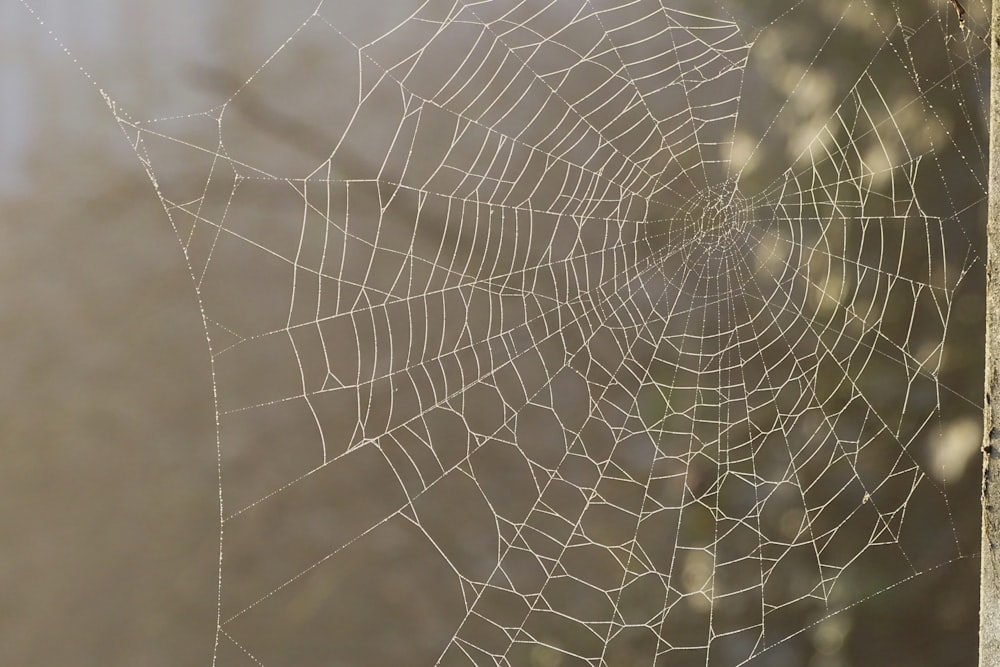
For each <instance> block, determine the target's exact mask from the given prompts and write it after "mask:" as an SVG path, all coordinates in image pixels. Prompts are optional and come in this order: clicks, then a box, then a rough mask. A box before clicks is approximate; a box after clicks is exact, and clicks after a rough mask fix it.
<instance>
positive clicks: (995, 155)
mask: <svg viewBox="0 0 1000 667" xmlns="http://www.w3.org/2000/svg"><path fill="white" fill-rule="evenodd" d="M989 42H990V45H991V47H992V48H991V51H992V53H991V59H990V117H989V123H990V125H989V127H990V177H989V220H988V222H987V238H988V240H987V260H986V387H985V389H986V394H985V404H984V415H983V418H984V428H983V527H982V548H981V557H982V564H981V568H982V569H981V578H980V584H979V665H980V667H990V666H993V665H1000V406H998V405H997V402H998V401H1000V256H998V255H1000V132H998V131H997V128H1000V53H998V50H1000V49H998V46H1000V2H994V3H993V17H992V20H991V31H990V37H989Z"/></svg>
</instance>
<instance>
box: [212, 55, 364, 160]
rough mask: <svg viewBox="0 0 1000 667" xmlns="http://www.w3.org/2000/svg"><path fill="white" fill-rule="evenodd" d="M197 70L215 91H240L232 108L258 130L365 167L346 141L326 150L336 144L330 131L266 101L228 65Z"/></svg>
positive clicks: (299, 147)
mask: <svg viewBox="0 0 1000 667" xmlns="http://www.w3.org/2000/svg"><path fill="white" fill-rule="evenodd" d="M193 72H194V76H195V80H196V81H197V82H198V83H199V84H200V85H201V86H202V87H203V88H205V89H207V90H209V91H211V92H213V93H220V94H223V95H225V96H226V97H229V96H230V95H233V92H232V91H239V92H238V94H236V95H233V97H232V98H231V100H230V102H229V108H231V109H233V110H234V111H235V112H236V113H238V114H240V115H241V116H243V117H244V118H245V119H246V120H247V121H248V122H249V123H250V124H251V125H252V126H254V127H256V128H257V129H259V130H261V131H263V132H266V133H267V134H270V135H272V136H275V137H277V138H278V139H280V140H281V141H282V142H284V143H286V144H289V145H291V146H293V147H295V148H296V149H297V150H299V151H301V152H303V153H305V154H306V155H309V156H312V157H315V158H316V159H318V160H322V161H326V160H329V159H331V157H333V159H334V164H335V165H336V164H337V163H342V164H346V165H349V166H350V168H351V169H354V168H355V167H358V166H364V164H365V163H364V160H362V159H361V156H360V155H358V154H357V153H354V152H353V151H351V150H350V149H349V148H348V147H347V146H346V144H341V145H340V146H339V147H338V148H337V151H336V155H334V156H331V155H330V154H329V153H328V152H324V147H327V146H329V147H332V146H335V145H336V142H335V141H334V140H333V138H332V137H331V136H330V135H329V134H328V133H326V132H324V131H322V130H320V129H318V128H316V127H313V126H311V125H308V124H306V123H303V122H302V121H300V120H298V119H296V118H293V117H291V116H290V115H288V114H286V113H284V112H283V111H281V109H279V108H277V107H275V106H274V105H272V104H270V103H269V102H267V101H266V100H264V99H263V98H262V97H261V96H260V95H259V94H257V93H256V92H255V91H254V90H253V88H252V87H247V86H246V81H244V80H243V79H241V78H240V77H239V76H237V75H235V74H233V73H232V72H230V71H228V70H226V69H225V68H223V67H217V66H213V65H204V64H199V65H196V66H195V67H194V69H193Z"/></svg>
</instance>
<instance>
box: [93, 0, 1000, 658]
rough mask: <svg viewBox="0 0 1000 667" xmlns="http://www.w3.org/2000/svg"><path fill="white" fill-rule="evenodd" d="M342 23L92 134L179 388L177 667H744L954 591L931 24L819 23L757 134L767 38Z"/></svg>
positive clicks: (533, 13)
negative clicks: (200, 377) (189, 562)
mask: <svg viewBox="0 0 1000 667" xmlns="http://www.w3.org/2000/svg"><path fill="white" fill-rule="evenodd" d="M340 4H342V3H325V2H324V3H322V4H320V5H319V7H317V8H316V9H315V11H313V12H312V13H311V14H310V13H308V12H306V14H305V15H304V17H305V18H304V21H303V22H302V23H301V24H300V25H298V27H297V28H295V29H294V30H293V31H292V32H290V33H289V34H286V35H285V36H284V38H283V41H282V42H280V46H279V48H277V49H276V50H274V51H273V53H272V54H271V55H270V56H268V57H266V58H263V59H259V60H258V61H257V62H256V63H255V65H254V67H253V68H252V69H250V70H249V71H248V72H237V73H230V72H227V71H224V70H222V69H218V70H213V69H205V70H203V71H201V73H200V76H201V77H202V80H203V81H204V82H206V85H210V86H214V87H215V88H216V89H219V90H224V91H225V101H224V103H222V104H221V105H219V106H218V107H215V108H212V109H210V110H208V111H205V112H203V113H196V114H191V115H185V116H179V117H170V118H151V119H135V118H132V117H131V116H129V114H128V113H126V111H125V110H123V109H122V108H120V106H119V105H117V104H116V103H115V102H114V101H113V100H111V99H110V98H108V102H109V104H110V105H111V107H112V109H113V110H114V112H115V114H116V117H117V118H118V120H119V122H120V124H121V127H122V128H123V130H124V131H125V133H126V135H127V136H128V138H129V141H130V142H131V143H132V145H133V146H134V148H135V150H136V152H137V155H138V156H139V158H140V160H141V161H142V163H143V164H144V166H145V168H146V169H147V172H148V174H149V176H150V178H151V179H152V181H153V183H154V184H155V186H156V191H157V193H158V194H159V196H160V198H161V201H162V203H163V206H164V209H165V211H166V212H167V214H168V215H169V218H170V220H171V223H172V224H173V226H174V229H175V230H176V232H177V236H178V239H179V240H180V242H181V245H182V247H183V249H184V253H185V256H186V258H187V260H188V263H189V266H190V268H191V272H192V277H193V279H194V282H195V285H196V289H197V293H198V296H199V300H200V303H201V305H202V308H203V315H204V321H205V325H206V333H207V340H208V344H209V347H210V349H211V358H212V368H213V377H214V388H215V396H216V407H217V410H216V414H217V424H218V452H219V471H220V474H219V480H220V484H219V495H220V580H219V581H220V584H219V617H218V633H217V642H216V650H215V654H214V656H213V664H248V663H246V660H247V659H250V660H251V661H252V662H254V663H255V664H263V665H275V664H302V663H304V662H307V661H308V660H309V659H310V657H314V656H316V655H323V656H326V657H328V658H329V659H331V660H334V661H335V662H337V664H362V663H363V664H393V663H395V664H399V660H400V659H404V660H407V661H412V662H410V664H425V663H426V664H443V665H487V664H489V665H494V664H495V665H569V664H574V665H575V664H581V665H583V664H588V665H622V664H657V665H659V664H670V665H683V664H692V665H737V664H745V663H748V662H753V661H754V659H755V658H756V657H758V656H764V658H762V659H777V656H778V655H780V654H779V653H778V651H780V650H781V649H780V648H779V647H781V646H782V645H783V644H784V643H786V642H787V640H789V638H792V637H795V636H796V635H797V634H798V633H800V632H802V631H803V629H805V628H808V627H811V626H813V625H814V624H815V623H817V622H819V621H821V620H822V619H827V618H830V617H833V616H834V615H836V614H837V613H838V612H840V611H842V610H844V609H847V608H850V607H851V606H852V605H855V604H856V603H858V602H860V601H863V600H865V599H867V598H869V597H870V596H872V595H876V594H878V593H880V592H882V591H885V590H887V589H889V588H891V587H893V586H895V585H896V584H899V583H901V582H904V581H907V580H909V579H912V578H913V577H915V576H917V575H919V574H920V573H922V572H925V571H926V570H928V569H929V568H933V567H936V566H939V565H941V564H944V563H948V562H951V561H953V560H955V559H958V558H963V557H967V556H968V555H969V553H968V547H967V546H963V544H962V540H960V538H959V535H958V531H957V530H956V528H955V519H954V516H953V513H952V509H951V507H950V504H949V494H948V491H947V487H946V485H945V481H946V480H944V479H942V478H941V477H940V475H938V474H937V472H936V471H935V470H934V467H933V462H932V460H931V458H929V456H928V454H927V451H928V444H927V443H928V442H932V441H934V440H935V439H940V436H941V434H942V429H943V426H942V425H943V423H944V420H945V415H944V410H945V408H946V407H947V406H949V405H954V404H955V403H956V401H958V402H961V401H962V400H964V399H961V397H956V395H955V392H954V391H953V390H952V389H951V388H950V387H949V385H948V384H947V383H946V382H945V381H944V380H943V378H942V375H943V374H944V373H945V371H946V359H945V358H946V356H947V355H946V354H945V353H946V349H947V348H948V345H949V341H950V340H951V338H952V337H953V336H954V335H955V334H956V332H955V329H956V325H955V324H954V322H953V310H954V307H955V304H956V302H957V298H958V296H957V295H958V294H959V292H960V290H961V288H962V286H963V284H964V283H965V282H966V281H967V277H968V276H969V275H970V272H975V271H979V270H981V258H980V256H979V255H978V254H977V252H976V250H975V248H974V245H973V243H972V242H971V241H970V239H969V237H968V236H967V234H966V227H967V226H968V218H967V216H969V215H970V214H971V213H974V212H975V211H976V210H977V209H976V207H977V206H980V205H981V203H982V201H983V192H984V191H985V185H984V184H983V182H982V179H981V176H982V174H983V171H984V165H985V163H986V157H985V154H984V148H983V146H984V144H985V142H983V141H982V137H981V136H980V137H978V138H976V137H973V138H974V139H977V140H976V141H970V140H969V139H968V138H966V139H965V140H964V141H960V140H959V139H958V138H956V135H957V134H958V132H955V131H954V128H955V127H956V126H957V125H964V127H965V128H966V132H968V131H969V130H968V128H974V127H976V126H977V125H976V124H977V123H978V122H979V120H978V118H976V117H975V115H976V114H977V113H979V112H978V111H977V108H981V106H980V105H981V104H982V100H984V99H985V93H984V89H983V81H982V78H981V77H979V78H976V68H975V66H974V62H975V61H976V58H977V57H978V54H979V53H980V52H981V51H982V50H983V49H984V48H985V47H983V46H982V45H981V44H980V43H979V42H977V41H976V39H975V38H974V37H973V36H970V35H969V34H967V33H966V34H964V37H963V33H962V32H961V31H957V28H956V26H955V24H954V17H953V16H952V15H950V14H949V13H948V11H949V10H948V8H947V7H945V8H938V9H937V11H927V12H926V14H925V15H923V16H921V15H919V14H918V13H916V11H915V10H911V13H913V15H914V16H916V17H917V18H915V19H913V20H912V21H911V22H909V23H907V22H904V18H906V19H907V20H908V21H909V20H910V19H909V17H903V16H901V14H900V10H899V9H898V8H896V7H888V8H887V7H883V6H882V5H878V4H876V3H865V2H862V3H844V5H845V6H846V9H843V13H842V14H841V15H840V16H839V17H838V18H836V20H835V21H834V28H833V30H832V32H829V33H828V34H827V35H826V42H824V43H823V44H822V45H820V46H818V47H816V49H815V50H814V51H815V55H814V57H813V60H812V61H811V63H810V64H809V66H808V67H805V68H803V69H802V70H801V71H800V73H799V75H798V76H796V77H792V78H791V79H790V80H789V81H788V82H786V83H787V89H786V90H785V91H784V92H785V98H784V99H783V100H782V101H781V102H780V103H779V104H777V105H775V106H773V107H772V108H771V110H770V111H769V112H767V113H766V114H764V113H761V112H760V109H761V104H762V103H761V102H760V100H761V99H762V97H761V95H762V93H760V89H761V88H762V84H761V82H762V81H765V80H766V76H765V75H766V72H765V71H764V70H765V69H766V67H767V66H768V63H769V62H771V63H773V62H775V61H774V58H776V57H777V56H775V55H774V54H775V53H776V52H780V51H781V48H777V50H776V47H775V43H774V40H773V38H772V37H771V34H772V33H771V32H769V31H773V30H774V29H775V27H774V26H775V25H777V24H779V22H781V21H785V20H790V19H788V17H787V16H788V15H787V14H782V15H779V16H777V17H775V18H774V20H773V22H772V23H768V22H766V21H765V22H764V26H765V27H764V28H763V29H761V30H757V31H750V30H742V29H741V28H740V26H739V25H738V24H739V23H740V21H739V18H740V16H741V14H740V11H743V10H739V8H738V7H737V6H736V5H735V4H734V5H733V7H732V8H729V7H726V6H725V5H724V4H722V3H720V4H719V5H711V6H709V7H705V6H702V3H699V4H698V9H697V13H695V12H692V11H690V10H689V8H688V7H687V6H686V5H684V4H683V3H669V4H671V5H672V6H664V3H661V2H654V1H648V0H635V1H632V2H617V3H612V2H597V1H595V2H584V1H582V0H581V1H575V0H574V1H569V0H553V1H552V2H511V1H509V2H500V1H496V2H487V1H482V2H466V1H463V0H458V1H455V2H452V1H448V2H442V1H437V0H432V1H428V2H425V3H423V4H421V5H420V6H419V7H417V8H416V9H414V10H412V13H409V12H410V10H407V12H406V13H403V14H398V15H397V14H395V13H394V12H397V11H399V8H398V7H394V6H392V5H386V6H385V7H381V8H376V7H371V8H365V9H358V8H350V7H342V6H339V5H340ZM793 9H794V8H793ZM976 9H977V11H978V10H981V8H976ZM970 11H972V9H971V8H970ZM789 13H791V14H793V13H794V12H793V10H789ZM859 16H860V17H861V18H860V19H859V18H858V17H859ZM858 21H861V22H862V23H864V22H868V23H869V24H870V25H873V26H875V27H876V28H875V29H876V31H877V32H879V33H880V35H881V36H880V38H879V39H878V40H876V43H875V45H874V47H873V48H872V49H871V50H870V52H866V53H865V55H864V56H863V62H862V64H861V66H860V67H858V69H857V71H851V72H847V73H845V76H844V77H843V78H844V80H846V81H848V84H847V85H845V86H841V87H840V88H838V87H837V86H835V85H833V84H829V85H826V86H825V87H824V85H823V80H822V79H821V78H819V77H818V76H816V75H817V74H818V73H819V72H820V71H821V64H822V60H823V58H824V57H825V56H826V55H827V54H828V53H829V51H831V50H833V49H835V48H837V45H839V47H840V48H843V46H844V44H845V42H844V41H843V39H845V38H844V37H843V35H850V29H852V26H853V27H856V26H857V25H858ZM748 22H749V19H748ZM956 31H957V32H956ZM946 35H952V38H955V36H956V35H957V39H955V40H954V41H951V42H948V41H947V40H946V38H945V36H946ZM927 44H930V45H931V46H930V47H928V46H927ZM789 48H790V47H789ZM922 50H923V51H922ZM924 51H934V52H935V53H936V54H938V56H937V57H940V58H941V59H942V60H944V61H945V62H946V63H947V64H948V67H947V69H946V70H945V72H946V74H944V75H939V74H936V75H932V76H928V75H926V74H925V73H924V70H923V69H922V67H921V63H923V62H924V61H925V58H924V56H923V52H924ZM769 58H770V60H769ZM755 67H757V68H761V69H759V70H758V71H757V72H756V73H755V69H754V68H755ZM961 77H967V78H961ZM970 77H971V78H970ZM969 80H971V81H972V82H973V83H972V84H969V83H968V81H969ZM956 82H957V83H956ZM945 91H947V92H946V93H945ZM755 95H756V96H757V97H755ZM817 100H819V101H817ZM751 102H752V104H751ZM811 104H812V105H813V106H814V107H815V108H813V110H812V111H811V112H810V108H811V107H810V105H811ZM824 104H825V106H824ZM748 108H750V109H753V110H754V111H753V117H752V118H747V117H746V116H747V115H748V112H747V111H746V109H748ZM816 109H818V110H819V111H820V112H821V113H822V115H819V113H818V112H816ZM963 136H965V135H963ZM788 155H790V156H791V158H790V159H788V158H787V156H788ZM942 156H944V157H942ZM178 165H183V168H181V167H178ZM954 165H959V168H960V169H964V172H962V173H956V172H955V167H954ZM962 179H964V180H962ZM960 181H961V182H963V183H973V184H974V187H971V188H969V187H968V186H967V185H963V186H961V187H959V186H958V185H955V184H957V183H959V182H960ZM915 513H917V516H914V514H915ZM929 530H933V531H934V536H933V538H928V537H927V533H926V531H929ZM293 544H294V545H298V546H297V547H296V548H292V547H291V546H290V545H293ZM872 573H874V574H872ZM400 656H403V658H400ZM241 660H242V662H241ZM359 661H360V662H359ZM768 664H773V663H768Z"/></svg>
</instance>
